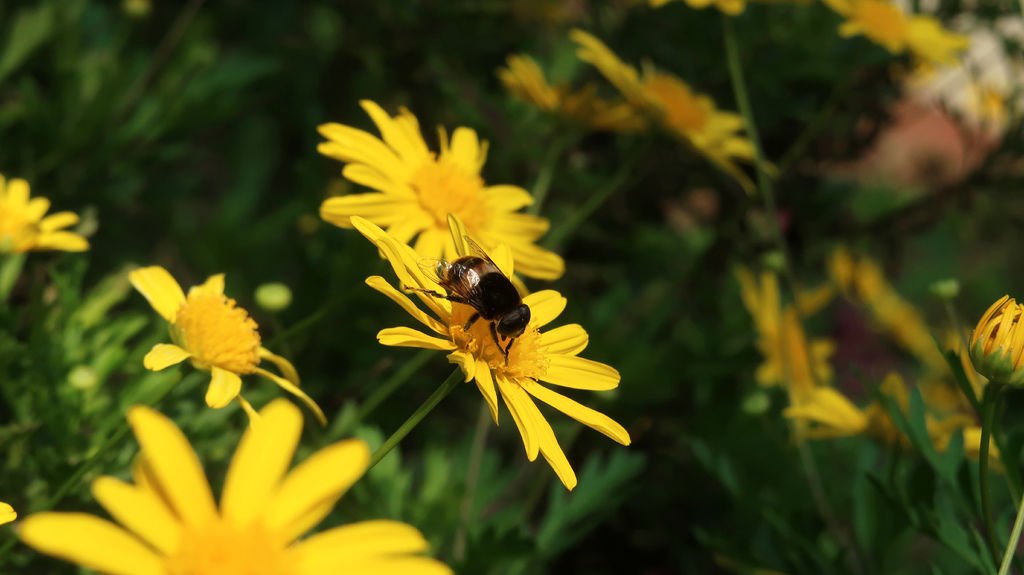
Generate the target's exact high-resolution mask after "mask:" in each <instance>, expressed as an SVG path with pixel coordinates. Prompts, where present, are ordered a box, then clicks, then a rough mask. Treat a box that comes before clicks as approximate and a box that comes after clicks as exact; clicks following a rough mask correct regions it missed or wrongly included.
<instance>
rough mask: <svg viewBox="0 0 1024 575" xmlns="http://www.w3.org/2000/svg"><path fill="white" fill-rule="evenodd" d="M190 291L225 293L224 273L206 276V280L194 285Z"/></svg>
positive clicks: (213, 293)
mask: <svg viewBox="0 0 1024 575" xmlns="http://www.w3.org/2000/svg"><path fill="white" fill-rule="evenodd" d="M189 291H190V292H191V291H196V292H198V293H207V294H211V295H224V274H214V275H212V276H210V277H208V278H206V281H205V282H203V283H201V284H199V285H197V286H193V287H192V288H191V289H190V290H189Z"/></svg>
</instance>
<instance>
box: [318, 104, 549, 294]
mask: <svg viewBox="0 0 1024 575" xmlns="http://www.w3.org/2000/svg"><path fill="white" fill-rule="evenodd" d="M361 104H362V107H363V109H364V110H365V111H366V113H367V114H369V116H370V118H371V119H372V120H373V122H374V124H376V126H377V129H379V130H380V133H381V137H382V138H383V139H381V138H378V137H376V136H374V135H372V134H370V133H368V132H365V131H363V130H359V129H356V128H353V127H351V126H344V125H341V124H334V123H331V124H324V125H322V126H320V128H319V131H320V134H321V135H322V136H323V137H325V138H327V141H326V142H323V143H321V144H320V145H319V146H318V147H317V150H318V151H319V152H320V153H321V154H323V155H325V156H327V157H330V158H334V159H336V160H340V161H342V162H345V163H347V164H348V165H347V166H345V168H344V170H343V171H342V175H343V176H344V177H345V178H347V179H348V180H350V181H352V182H353V183H356V184H359V185H362V186H366V187H368V188H371V189H373V190H376V191H374V192H369V193H361V194H347V195H344V196H340V197H332V198H328V199H327V200H325V201H324V203H323V204H322V205H321V206H320V216H321V217H322V218H323V219H325V220H327V221H328V222H330V223H332V224H334V225H336V226H339V227H343V228H350V227H352V225H351V222H350V220H351V218H352V217H353V216H359V217H362V218H366V219H368V220H370V221H372V222H373V223H375V224H377V225H379V226H383V227H385V228H387V230H388V233H389V234H391V235H392V236H393V237H395V238H396V239H398V240H399V241H401V242H402V243H409V242H410V241H411V240H412V239H413V238H414V237H415V238H416V242H415V244H414V247H415V249H416V251H417V252H419V253H420V254H422V255H423V256H424V257H433V258H442V257H443V258H447V259H453V258H454V257H455V245H454V244H453V243H452V241H451V237H450V235H449V234H448V215H449V214H455V215H456V216H458V217H459V219H461V220H462V221H463V222H465V224H466V228H467V229H468V230H469V231H470V233H471V234H472V235H473V237H474V238H476V239H477V241H479V242H480V244H481V245H482V246H484V247H485V248H487V249H493V248H494V247H496V246H497V245H499V244H505V245H507V246H508V247H509V248H511V250H512V257H514V258H515V260H516V264H517V270H518V271H519V273H521V274H522V275H524V276H529V277H533V278H539V279H556V278H558V277H561V275H562V273H563V272H564V271H565V263H564V262H563V261H562V258H561V257H559V256H558V254H555V253H554V252H550V251H548V250H545V249H543V248H541V247H538V246H537V245H536V243H535V242H536V241H537V239H538V238H540V237H541V236H543V235H544V234H545V233H546V232H547V231H548V227H549V224H548V221H547V220H546V219H543V218H540V217H537V216H533V215H529V214H522V213H517V211H518V210H520V209H522V208H524V207H526V206H528V205H530V204H531V203H533V198H532V197H531V196H530V194H529V193H527V191H526V190H524V189H522V188H520V187H518V186H511V185H497V186H486V185H485V184H484V181H483V179H482V178H481V177H480V170H481V168H483V165H484V162H485V160H486V158H487V143H486V142H481V141H480V140H479V138H478V137H477V134H476V132H475V131H473V130H471V129H469V128H465V127H459V128H456V129H455V131H454V132H452V135H451V139H450V140H449V137H448V133H447V132H446V131H445V130H444V129H443V128H441V129H439V130H438V132H439V136H440V144H441V146H440V147H441V151H440V153H434V152H432V151H430V149H428V148H427V144H426V142H425V141H424V140H423V135H422V134H421V133H420V128H419V122H418V121H417V120H416V117H415V116H414V115H412V113H410V112H409V111H408V110H404V109H403V110H402V111H401V112H400V113H399V114H398V115H397V116H395V117H391V116H389V115H388V114H387V113H386V112H385V111H384V110H382V109H381V108H380V106H378V105H377V104H375V103H373V102H370V101H368V100H364V101H363V102H361Z"/></svg>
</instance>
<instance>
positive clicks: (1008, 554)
mask: <svg viewBox="0 0 1024 575" xmlns="http://www.w3.org/2000/svg"><path fill="white" fill-rule="evenodd" d="M1022 527H1024V500H1021V502H1020V504H1019V505H1017V519H1015V520H1014V522H1013V532H1012V533H1010V540H1009V541H1007V542H1006V551H1004V552H1003V562H1002V564H1000V565H999V575H1007V574H1008V573H1009V572H1010V563H1011V562H1012V561H1013V556H1014V554H1016V553H1017V544H1018V543H1020V531H1021V528H1022Z"/></svg>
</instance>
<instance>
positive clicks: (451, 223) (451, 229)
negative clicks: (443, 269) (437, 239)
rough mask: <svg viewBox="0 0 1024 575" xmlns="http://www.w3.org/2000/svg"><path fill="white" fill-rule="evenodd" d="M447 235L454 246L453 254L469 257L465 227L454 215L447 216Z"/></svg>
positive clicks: (469, 251)
mask: <svg viewBox="0 0 1024 575" xmlns="http://www.w3.org/2000/svg"><path fill="white" fill-rule="evenodd" d="M448 233H450V234H451V236H452V243H453V244H454V245H455V253H457V254H458V255H459V257H462V256H468V255H471V250H470V249H469V243H467V242H466V236H468V235H469V233H468V232H466V226H465V225H464V224H463V223H462V220H460V219H459V218H458V216H456V215H455V214H448Z"/></svg>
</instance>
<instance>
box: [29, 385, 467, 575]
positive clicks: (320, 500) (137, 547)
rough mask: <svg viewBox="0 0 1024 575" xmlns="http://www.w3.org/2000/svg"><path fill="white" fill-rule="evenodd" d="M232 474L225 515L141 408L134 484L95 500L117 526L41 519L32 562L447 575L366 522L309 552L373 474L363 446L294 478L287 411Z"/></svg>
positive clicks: (151, 570) (259, 432)
mask: <svg viewBox="0 0 1024 575" xmlns="http://www.w3.org/2000/svg"><path fill="white" fill-rule="evenodd" d="M260 415H261V418H260V421H259V424H258V425H253V426H250V427H249V429H248V430H246V432H245V435H244V436H243V437H242V439H241V441H240V443H239V444H238V448H237V450H236V451H235V455H234V458H233V459H232V461H231V465H230V467H229V468H228V472H227V477H226V479H225V481H224V488H223V493H222V496H221V500H220V506H219V508H218V506H217V504H216V502H215V501H214V499H213V494H212V492H211V489H210V486H209V483H208V482H207V479H206V475H205V473H204V472H203V468H202V465H201V463H200V461H199V458H198V457H197V456H196V454H195V452H194V451H193V450H192V447H191V446H190V445H189V443H188V440H187V439H186V438H185V436H184V435H183V434H182V433H181V431H180V430H179V429H178V428H177V427H176V426H175V425H174V423H173V422H172V421H171V420H170V419H168V418H166V417H164V416H163V415H161V414H159V413H157V412H155V411H153V410H151V409H148V408H145V407H134V408H132V409H131V410H130V411H129V413H128V421H129V422H130V423H131V426H132V430H133V431H134V433H135V437H136V438H137V439H138V441H139V444H140V446H141V453H140V456H139V459H138V460H137V462H136V466H135V469H134V472H133V478H134V483H126V482H123V481H121V480H120V479H116V478H114V477H100V478H99V479H97V480H96V481H94V482H93V484H92V492H93V495H94V496H95V497H96V499H97V500H98V501H99V503H100V505H102V506H103V507H104V508H105V509H106V510H107V511H108V512H109V513H110V515H111V516H113V518H114V519H115V520H116V521H117V522H118V523H120V524H121V525H116V524H114V523H112V522H110V521H107V520H105V519H101V518H99V517H96V516H93V515H89V514H85V513H56V512H54V513H38V514H35V515H31V516H29V517H28V518H27V519H25V520H24V521H23V522H22V525H21V526H20V528H19V529H18V535H19V536H20V537H21V539H22V541H24V542H25V543H26V544H28V545H29V546H31V547H33V548H35V549H36V550H38V551H40V552H42V553H46V554H48V555H52V556H55V557H59V558H61V559H64V560H67V561H70V562H72V563H76V564H78V565H81V566H82V567H85V568H87V569H93V570H96V571H99V572H101V573H106V574H110V575H200V574H203V575H214V574H216V575H252V574H256V573H265V574H268V575H269V574H274V575H283V574H288V575H334V574H335V573H351V574H356V573H365V574H369V573H373V574H387V573H392V574H397V573H402V574H403V575H404V574H408V575H448V574H450V573H451V570H450V569H448V567H446V566H445V565H443V564H442V563H440V562H438V561H436V560H434V559H431V558H429V557H423V556H421V555H418V554H419V553H422V552H424V551H426V550H427V542H426V541H425V540H424V538H423V536H422V535H421V534H420V533H419V531H417V530H416V529H415V528H414V527H412V526H410V525H406V524H404V523H399V522H396V521H386V520H377V521H364V522H361V523H355V524H353V525H347V526H344V527H336V528H333V529H328V530H326V531H322V532H320V533H317V534H316V535H313V536H311V537H308V538H306V539H304V540H302V541H297V539H298V538H299V537H300V536H301V535H302V534H303V533H305V532H307V531H309V530H310V529H311V528H313V527H314V526H316V525H317V524H318V523H320V521H322V520H323V519H324V518H325V517H326V516H327V514H328V513H330V512H331V510H332V509H333V507H334V505H335V504H336V503H337V502H338V500H339V499H340V498H341V496H342V495H343V494H344V493H345V492H346V491H348V489H349V488H350V487H351V486H352V484H353V483H355V482H356V481H357V480H358V479H359V478H360V477H361V476H362V475H363V473H364V472H365V471H366V467H367V464H368V463H369V459H370V452H369V449H368V448H367V446H366V444H365V443H364V442H363V441H360V440H349V441H340V442H338V443H335V444H333V445H330V446H328V447H325V448H324V449H321V450H320V451H318V452H316V453H315V454H313V455H311V456H310V457H308V458H307V459H306V460H305V461H303V462H302V463H301V464H300V465H299V466H298V467H296V468H295V469H294V470H293V471H292V472H291V473H288V468H289V466H290V464H291V461H292V457H293V456H294V454H295V447H296V445H297V444H298V441H299V436H300V435H301V432H302V415H301V414H300V413H299V410H298V409H297V408H295V407H294V406H293V405H291V404H290V403H288V402H287V401H285V400H282V399H278V400H275V401H273V402H271V403H270V404H269V405H267V407H265V408H264V409H263V410H262V411H261V412H260Z"/></svg>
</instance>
